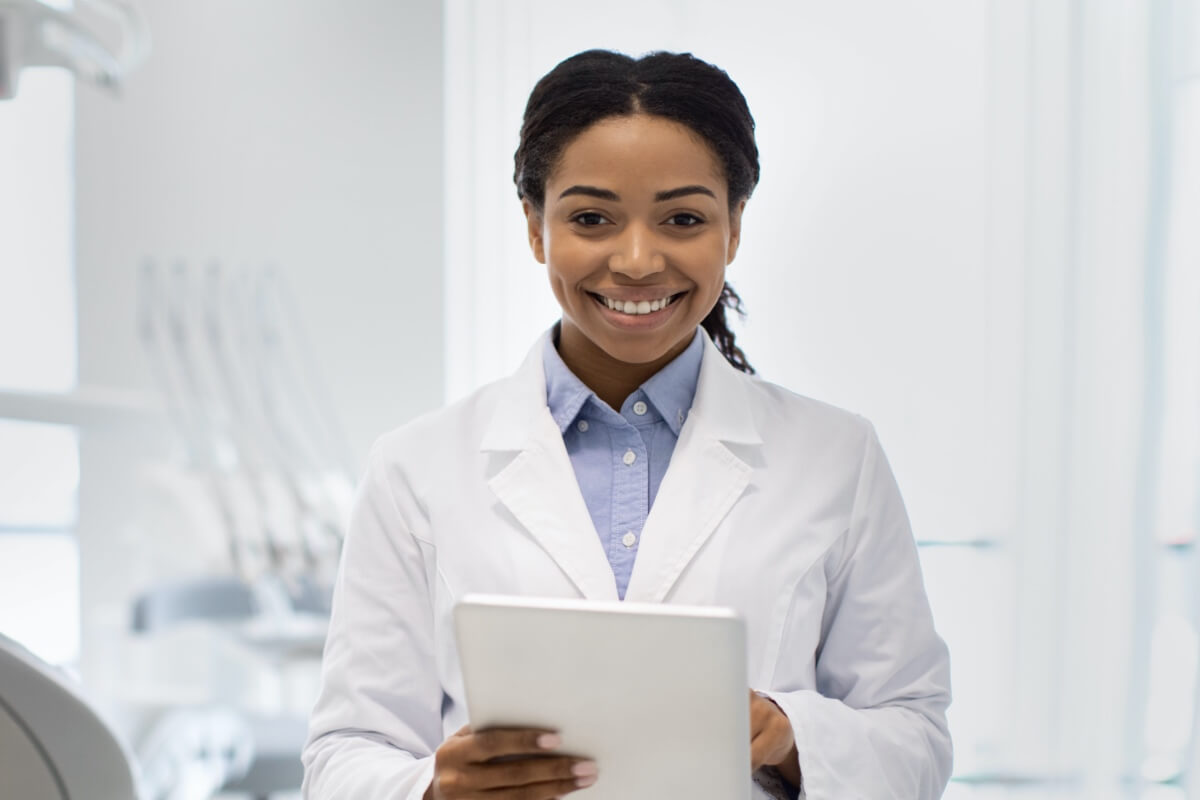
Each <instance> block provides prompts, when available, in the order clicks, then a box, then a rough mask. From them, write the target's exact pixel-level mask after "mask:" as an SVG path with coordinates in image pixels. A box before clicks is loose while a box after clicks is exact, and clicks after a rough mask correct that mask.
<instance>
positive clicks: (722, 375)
mask: <svg viewBox="0 0 1200 800" xmlns="http://www.w3.org/2000/svg"><path fill="white" fill-rule="evenodd" d="M552 334H553V329H551V330H548V331H546V332H545V333H544V334H542V336H541V337H539V338H538V340H537V342H536V343H535V344H534V346H533V347H532V348H530V350H529V353H528V355H526V357H525V360H524V361H523V362H522V363H521V366H520V367H519V368H518V369H517V371H516V373H514V374H513V375H512V376H511V377H510V378H509V379H507V380H506V381H503V382H502V389H501V395H500V397H499V400H498V404H497V407H496V411H495V413H494V414H493V416H492V420H491V422H490V424H489V425H488V427H487V430H486V431H485V432H484V436H483V439H482V442H481V445H480V449H481V450H483V451H484V452H496V451H505V450H523V449H526V446H527V445H528V444H529V443H530V441H531V438H532V437H533V435H534V432H535V431H536V430H537V429H539V428H540V427H542V425H543V421H542V420H541V417H543V416H549V414H550V412H549V408H548V407H547V406H546V374H545V369H544V366H543V363H542V356H543V352H544V349H545V347H546V340H547V339H549V337H550V336H551V335H552ZM701 338H703V339H704V356H703V358H702V359H701V361H700V378H699V380H698V382H697V384H696V397H695V401H694V404H693V406H692V410H691V412H690V413H689V414H688V420H689V421H691V420H693V418H696V420H695V421H694V423H693V424H698V425H700V426H702V427H703V428H704V429H705V431H706V432H707V434H708V435H709V436H711V437H712V438H714V439H718V440H720V441H723V442H728V443H730V444H762V436H761V434H760V433H759V431H758V428H757V426H756V424H755V420H754V417H753V414H752V413H751V410H750V409H751V404H750V402H749V399H748V397H747V394H746V393H747V391H748V388H749V387H748V386H747V385H746V381H747V380H750V378H748V376H746V375H744V374H742V373H740V372H738V370H736V369H735V368H734V367H733V366H731V365H730V364H729V362H728V361H726V360H725V356H723V355H722V354H721V351H720V350H718V349H717V346H716V345H715V344H713V342H712V339H710V338H709V337H708V335H707V334H706V333H704V332H703V331H701ZM551 422H554V419H553V417H551ZM555 425H556V426H557V423H555ZM559 432H560V434H561V430H560V431H559Z"/></svg>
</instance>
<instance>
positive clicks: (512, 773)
mask: <svg viewBox="0 0 1200 800" xmlns="http://www.w3.org/2000/svg"><path fill="white" fill-rule="evenodd" d="M471 773H472V774H471V784H472V786H473V787H476V788H479V789H505V788H510V787H515V786H530V785H535V784H542V783H553V782H556V781H578V780H579V779H583V778H590V779H592V780H595V777H596V774H597V769H596V762H594V761H590V760H587V759H579V758H521V759H517V760H514V761H505V762H502V763H499V764H480V765H477V766H475V767H474V768H472V770H471ZM580 788H582V787H580Z"/></svg>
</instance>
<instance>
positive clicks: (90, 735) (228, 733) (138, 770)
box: [0, 634, 254, 800]
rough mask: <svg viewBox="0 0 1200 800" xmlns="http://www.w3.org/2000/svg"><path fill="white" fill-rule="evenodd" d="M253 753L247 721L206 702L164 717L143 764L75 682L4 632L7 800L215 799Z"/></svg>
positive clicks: (1, 786)
mask: <svg viewBox="0 0 1200 800" xmlns="http://www.w3.org/2000/svg"><path fill="white" fill-rule="evenodd" d="M253 760H254V735H253V732H252V731H251V730H250V728H249V726H248V725H247V724H246V722H245V720H243V719H242V718H241V716H240V715H238V714H237V713H236V712H234V711H232V710H230V709H225V708H220V707H208V708H196V709H184V710H177V711H173V712H170V713H167V714H165V715H163V716H161V717H159V718H158V719H157V720H155V721H154V723H153V724H152V725H151V726H150V727H149V732H148V734H147V735H146V736H145V737H144V741H143V743H142V746H141V749H140V760H136V761H135V759H134V756H133V755H132V753H131V752H130V751H129V750H127V749H126V748H125V745H124V743H123V742H122V740H121V738H120V737H119V736H118V735H117V733H116V732H115V731H114V730H113V729H112V728H111V727H110V726H109V725H108V723H106V722H105V721H104V719H103V718H102V717H101V716H100V715H99V714H98V713H97V712H96V711H95V709H94V708H93V707H92V705H91V704H90V703H89V702H88V701H87V699H86V698H85V697H84V696H83V695H82V694H81V693H80V691H79V690H78V689H77V688H76V686H75V685H74V682H73V681H72V679H70V678H69V677H67V676H66V675H64V674H63V673H62V672H61V671H59V670H58V669H56V668H55V667H53V666H51V665H50V664H47V663H46V662H44V661H42V660H41V659H39V658H38V657H37V656H35V655H33V654H32V653H30V652H29V651H28V650H26V649H25V648H24V647H22V646H21V645H20V644H18V643H17V642H15V641H13V640H12V639H10V638H8V637H6V636H4V635H2V634H0V797H2V798H4V800H207V799H208V798H210V797H212V796H213V795H215V794H216V793H217V792H218V791H219V790H220V789H221V788H222V787H223V786H227V785H229V784H231V783H236V782H237V781H241V780H245V779H246V778H247V777H248V772H249V768H250V764H251V763H252V762H253Z"/></svg>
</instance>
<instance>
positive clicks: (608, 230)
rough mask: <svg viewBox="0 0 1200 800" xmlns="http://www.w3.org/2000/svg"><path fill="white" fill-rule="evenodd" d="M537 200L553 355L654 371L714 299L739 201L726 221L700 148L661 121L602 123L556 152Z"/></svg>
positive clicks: (722, 193)
mask: <svg viewBox="0 0 1200 800" xmlns="http://www.w3.org/2000/svg"><path fill="white" fill-rule="evenodd" d="M545 198H546V199H545V208H544V209H543V210H542V211H541V212H538V211H537V210H536V209H535V208H533V207H532V206H531V205H530V204H529V203H528V202H526V204H525V215H526V218H527V220H528V222H529V241H530V246H531V247H532V249H533V253H534V256H535V257H536V258H537V260H538V261H540V262H542V263H543V264H545V265H546V270H547V272H548V274H549V278H550V286H551V288H552V289H553V291H554V295H555V297H557V298H558V302H559V305H561V306H562V311H563V319H562V331H561V336H560V339H559V351H560V353H561V354H562V356H563V359H564V360H565V361H566V362H567V363H568V364H569V365H572V366H575V364H576V363H581V362H582V363H593V364H595V363H596V362H597V360H600V361H606V362H609V363H608V364H607V366H608V367H609V368H611V367H616V366H619V364H629V365H634V364H636V365H642V367H645V366H651V367H654V368H657V367H661V366H662V365H664V364H666V363H667V362H668V361H670V360H671V359H673V358H674V357H675V356H677V355H678V354H679V353H681V352H682V351H683V350H684V348H686V347H687V345H688V343H689V342H690V341H691V339H692V335H693V333H694V332H695V330H696V326H697V325H699V324H700V322H701V320H703V319H704V317H705V316H707V314H708V312H709V311H710V310H711V309H712V307H713V305H714V304H715V303H716V302H717V300H718V299H719V298H720V296H721V290H722V287H723V286H724V283H725V267H726V265H727V264H729V262H731V261H732V260H733V257H734V254H735V253H736V251H737V246H738V238H739V234H740V228H741V210H742V206H744V202H743V203H741V204H740V205H739V206H738V207H737V208H736V209H735V210H734V213H733V214H730V211H729V198H728V187H727V185H726V182H725V178H724V177H723V174H722V170H721V164H720V162H719V161H718V160H717V157H716V155H715V154H714V153H713V152H712V150H711V149H710V148H709V147H708V145H707V144H706V143H705V142H704V141H703V140H702V139H700V138H699V136H697V135H696V134H694V133H692V132H691V131H690V130H689V129H688V128H686V127H684V126H683V125H680V124H678V123H675V122H671V121H669V120H666V119H664V118H662V117H654V116H649V115H645V114H639V115H634V116H627V117H611V118H608V119H605V120H601V121H600V122H597V123H596V124H594V125H592V126H591V127H590V128H587V129H586V130H584V131H583V133H581V134H580V135H579V136H578V137H576V138H575V139H574V140H573V141H572V142H571V143H570V144H569V145H568V146H567V147H566V149H565V150H564V151H563V153H562V156H561V158H560V160H559V163H558V165H557V167H556V169H555V170H554V172H553V173H552V174H551V175H550V177H549V179H548V180H547V181H546V193H545ZM613 361H615V362H619V364H613V363H611V362H613ZM573 362H574V363H573Z"/></svg>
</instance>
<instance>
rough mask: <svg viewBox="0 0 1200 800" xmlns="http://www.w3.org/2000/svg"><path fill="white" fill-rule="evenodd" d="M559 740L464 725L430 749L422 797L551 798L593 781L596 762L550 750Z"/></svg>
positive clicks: (541, 733) (454, 799)
mask: <svg viewBox="0 0 1200 800" xmlns="http://www.w3.org/2000/svg"><path fill="white" fill-rule="evenodd" d="M561 743H562V740H561V739H559V737H558V735H557V734H555V733H553V732H550V731H542V730H532V729H525V728H493V729H491V730H486V731H479V732H478V733H473V732H472V731H471V727H470V726H469V725H468V726H465V727H463V728H462V729H461V730H459V731H458V732H457V733H455V734H454V735H453V736H451V737H450V738H449V739H447V740H446V741H445V742H443V743H442V746H441V747H439V748H438V749H437V753H435V754H434V769H433V783H431V784H430V785H429V788H428V789H427V790H426V791H425V800H465V799H466V798H477V797H485V796H486V797H487V798H489V800H493V799H494V800H552V798H556V797H561V796H562V795H564V794H567V793H568V792H573V791H575V790H576V789H583V788H584V787H587V786H591V785H592V784H593V783H595V782H596V762H594V761H589V760H587V759H583V758H578V757H576V756H563V755H552V754H551V751H553V750H554V749H555V748H556V747H558V746H559V745H560V744H561Z"/></svg>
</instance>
